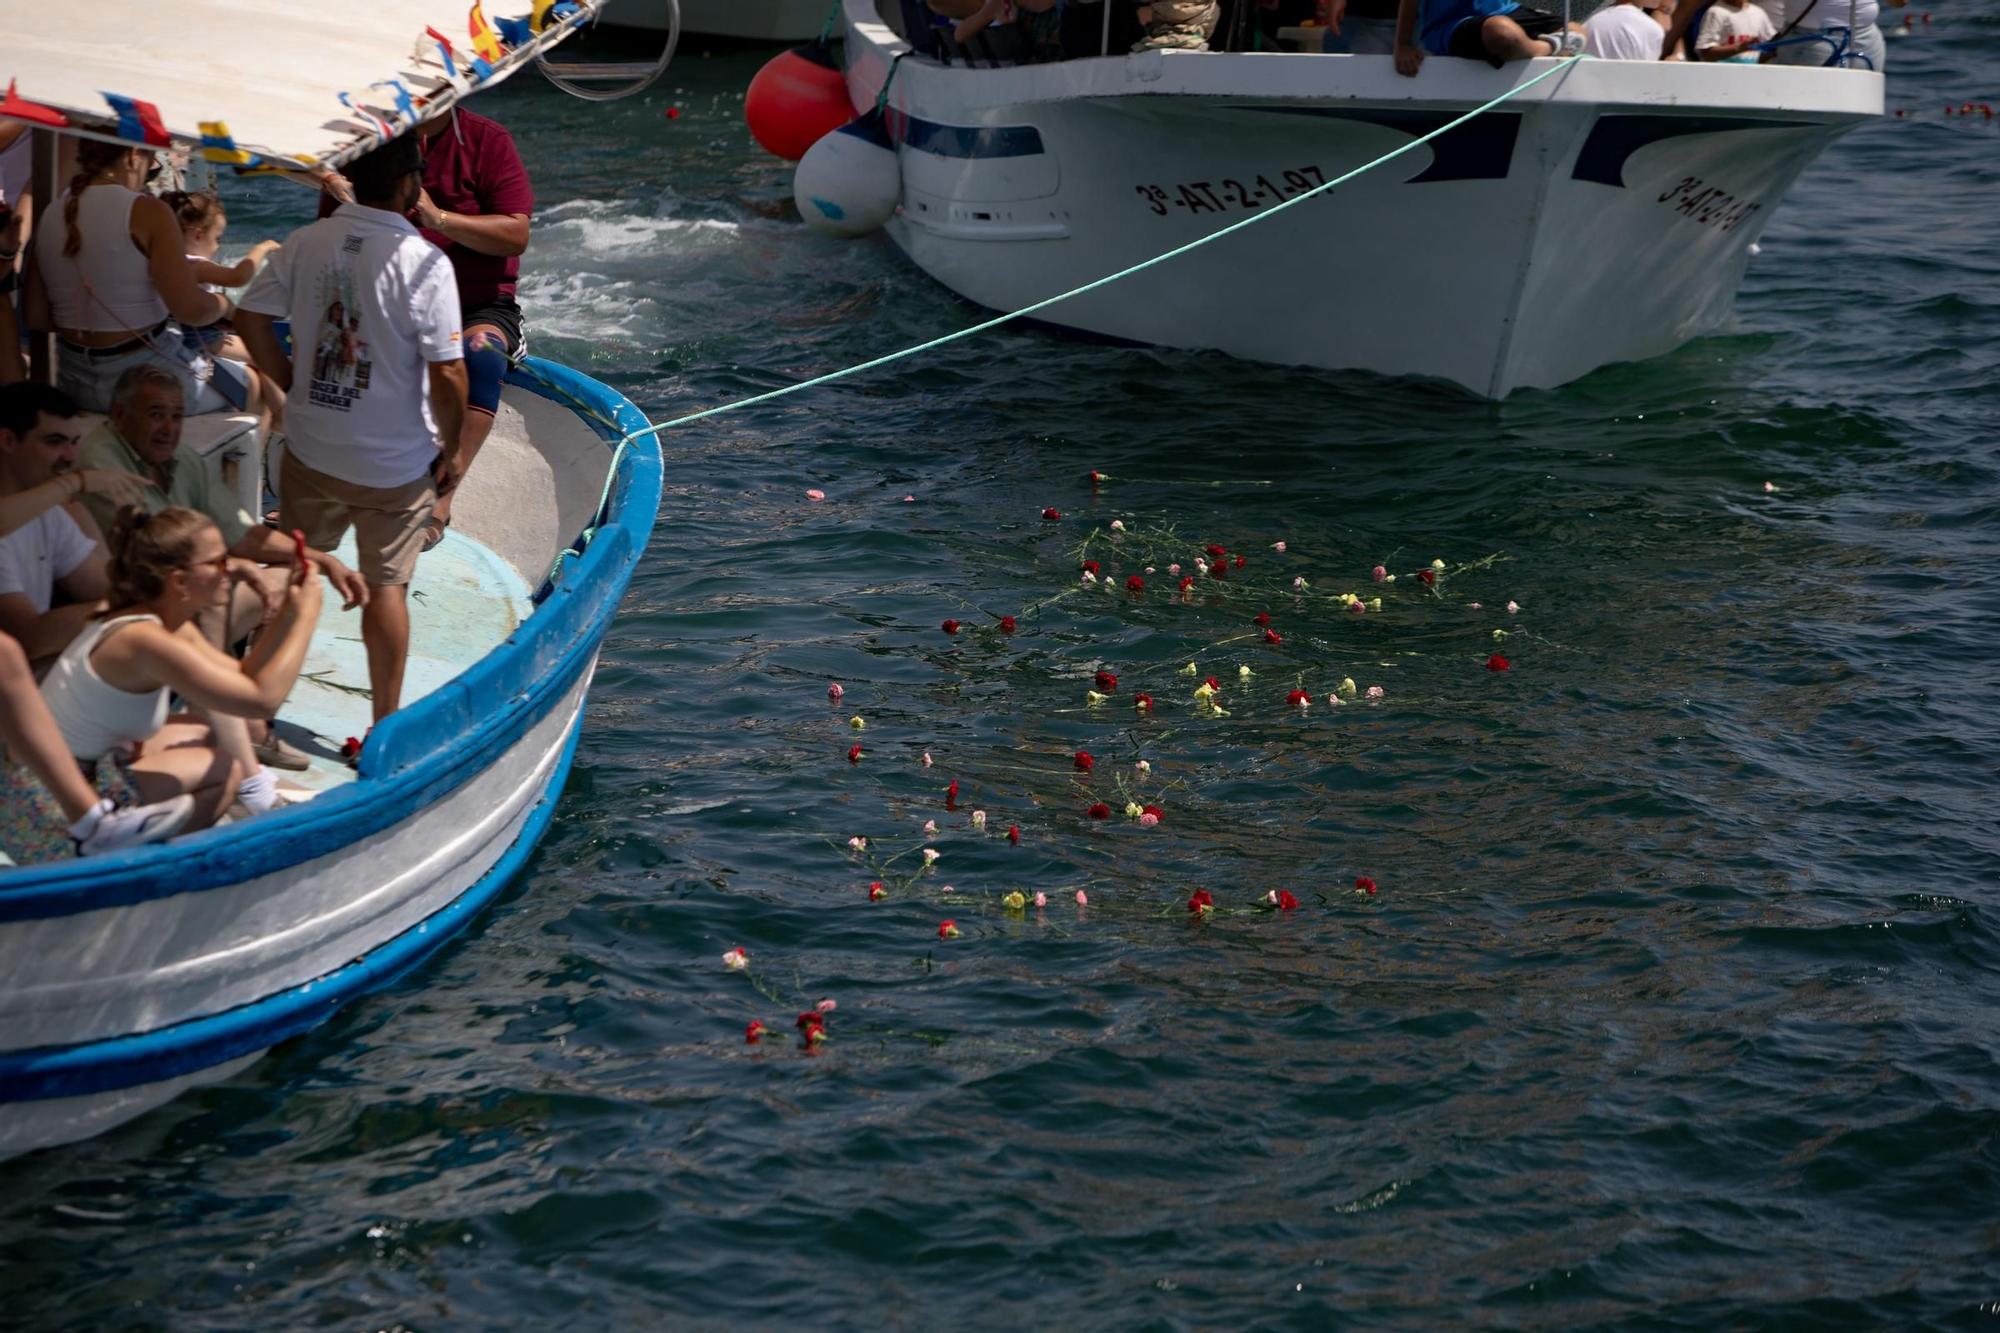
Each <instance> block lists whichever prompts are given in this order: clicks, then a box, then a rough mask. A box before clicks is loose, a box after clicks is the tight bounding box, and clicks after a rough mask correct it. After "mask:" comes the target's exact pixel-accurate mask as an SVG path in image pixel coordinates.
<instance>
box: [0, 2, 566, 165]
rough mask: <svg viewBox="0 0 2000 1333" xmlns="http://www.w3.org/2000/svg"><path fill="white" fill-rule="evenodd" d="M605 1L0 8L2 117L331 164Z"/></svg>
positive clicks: (553, 36)
mask: <svg viewBox="0 0 2000 1333" xmlns="http://www.w3.org/2000/svg"><path fill="white" fill-rule="evenodd" d="M602 3H603V0H169V2H168V3H162V2H161V0H69V2H68V3H67V4H65V5H63V6H61V7H60V8H59V9H57V10H53V11H52V10H51V9H49V8H48V7H46V6H44V5H33V6H31V5H29V4H28V3H27V0H0V32H5V33H6V40H5V42H4V43H0V86H4V88H5V92H6V99H5V101H4V102H0V117H8V118H12V119H15V120H22V121H27V122H29V123H31V124H36V125H42V126H47V127H50V128H54V129H57V130H59V131H61V132H63V133H68V134H79V135H83V136H86V137H90V138H100V139H113V140H119V141H125V142H132V143H142V144H152V145H154V146H156V147H162V148H164V147H168V146H170V145H172V144H175V143H181V144H187V145H189V146H191V147H193V148H196V149H197V150H199V151H200V152H201V155H202V156H203V157H205V158H207V159H208V160H209V161H211V162H215V163H217V164H218V165H231V166H236V167H238V168H241V169H245V170H251V171H254V170H257V169H258V168H300V167H310V166H316V165H317V166H329V167H331V166H338V165H340V164H341V163H343V162H346V161H348V160H350V159H352V158H354V157H357V156H359V155H360V154H362V153H365V152H367V151H368V150H369V149H370V148H373V147H374V146H375V145H376V144H378V143H381V142H382V141H384V140H385V139H392V138H395V137H396V136H397V135H398V134H401V133H402V132H403V131H405V130H407V129H409V128H410V127H411V126H412V125H414V124H416V123H417V122H419V121H421V120H428V119H430V118H432V117H434V116H438V115H442V114H443V113H444V112H445V111H446V110H447V109H448V108H450V107H451V106H452V105H453V104H454V103H456V102H457V101H458V100H459V98H461V97H463V96H465V95H466V94H468V93H471V92H473V91H475V90H476V89H478V88H481V87H484V86H486V85H488V84H493V83H498V82H499V81H500V80H502V79H505V78H506V77H508V76H509V75H510V74H513V73H514V72H515V71H516V70H518V69H520V68H521V67H522V65H524V64H525V63H527V62H529V61H532V60H533V59H535V58H536V57H537V56H538V55H540V54H541V53H542V52H544V51H546V50H548V49H549V48H550V47H552V46H554V45H555V44H556V43H558V42H560V41H562V40H563V39H564V38H565V37H567V36H569V35H570V34H571V33H572V32H574V31H575V30H576V28H577V26H578V25H579V24H583V23H587V22H589V21H591V20H592V19H594V18H595V16H596V11H597V9H598V8H599V6H600V5H601V4H602ZM204 70H206V71H208V72H210V73H211V74H212V77H208V78H204V77H202V75H203V71H204Z"/></svg>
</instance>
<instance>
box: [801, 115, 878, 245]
mask: <svg viewBox="0 0 2000 1333" xmlns="http://www.w3.org/2000/svg"><path fill="white" fill-rule="evenodd" d="M792 197H793V198H794V199H796V200H798V203H799V216H800V217H802V218H804V219H805V220H806V222H807V224H808V225H810V226H812V227H813V228H814V229H815V230H818V231H823V232H826V233H828V234H829V235H833V236H866V235H867V234H868V233H869V232H871V231H874V230H876V229H877V228H879V227H880V226H881V225H882V224H883V223H885V222H887V221H888V220H889V219H890V218H891V217H893V216H895V212H896V204H897V203H898V202H899V201H900V200H901V199H902V197H903V176H902V167H901V164H900V163H899V162H898V161H897V158H896V145H895V143H894V142H893V141H892V140H891V139H890V138H889V129H888V126H887V125H886V124H885V123H884V121H883V118H882V113H881V112H880V111H871V112H869V113H868V114H867V115H865V116H861V117H859V118H857V119H855V120H853V121H851V122H849V123H848V124H846V125H843V126H841V127H840V128H839V129H838V130H835V131H834V132H833V133H832V134H829V135H827V136H826V137H825V138H823V139H821V140H820V141H819V142H818V143H816V144H814V145H813V146H812V147H811V148H810V149H808V150H807V151H806V155H805V157H804V158H803V159H802V160H801V161H800V162H799V165H798V170H797V171H795V172H793V173H792Z"/></svg>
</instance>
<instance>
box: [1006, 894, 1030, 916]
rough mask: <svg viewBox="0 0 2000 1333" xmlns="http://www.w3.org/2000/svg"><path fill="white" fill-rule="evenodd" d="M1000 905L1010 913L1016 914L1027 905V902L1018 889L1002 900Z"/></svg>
mask: <svg viewBox="0 0 2000 1333" xmlns="http://www.w3.org/2000/svg"><path fill="white" fill-rule="evenodd" d="M1000 905H1001V906H1002V907H1004V908H1006V909H1007V910H1008V911H1010V912H1018V911H1020V910H1021V909H1022V908H1024V907H1026V906H1027V905H1028V900H1027V898H1026V897H1025V896H1024V895H1023V894H1022V892H1021V891H1020V890H1019V889H1016V890H1014V891H1013V892H1012V893H1010V894H1008V895H1007V896H1006V897H1005V898H1002V899H1001V900H1000Z"/></svg>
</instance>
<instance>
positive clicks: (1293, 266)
mask: <svg viewBox="0 0 2000 1333" xmlns="http://www.w3.org/2000/svg"><path fill="white" fill-rule="evenodd" d="M902 22H903V19H902V11H901V10H899V9H897V8H896V6H895V4H894V0H844V23H845V33H846V39H847V55H846V60H847V65H846V69H847V78H848V90H849V95H850V100H851V102H852V104H853V106H854V107H855V109H856V110H857V111H863V110H866V109H869V108H872V107H873V106H874V105H875V103H876V100H877V96H878V94H879V93H880V91H881V89H882V87H883V84H884V81H885V80H889V79H890V77H891V75H890V70H891V66H892V64H894V65H895V73H894V77H893V82H892V83H891V84H890V88H889V99H888V112H889V114H888V129H889V131H890V134H891V137H892V138H893V139H894V140H895V142H896V145H897V155H898V159H899V165H900V171H901V199H900V201H899V203H898V206H897V208H896V211H895V215H894V217H893V218H892V219H891V220H890V222H889V223H888V231H889V234H890V236H891V237H892V238H893V239H894V241H895V243H896V244H897V245H898V246H900V247H901V248H902V250H903V251H904V253H906V254H907V255H908V256H909V257H910V259H911V260H912V261H914V262H915V263H916V264H917V266H918V267H919V268H921V269H923V270H924V272H926V273H928V274H930V275H931V276H932V277H933V278H936V279H937V280H938V281H939V282H941V283H943V284H944V285H945V286H947V287H949V288H951V289H952V290H953V291H955V292H957V293H958V294H960V295H961V296H963V297H965V298H966V299H968V300H970V301H973V302H975V303H977V304H979V305H981V306H985V307H989V308H991V309H994V310H1000V311H1015V310H1020V309H1022V308H1023V307H1025V306H1028V305H1030V304H1033V303H1034V302H1036V301H1040V300H1043V299H1045V298H1048V297H1051V296H1055V295H1058V294H1060V293H1062V292H1064V291H1068V290H1070V289H1073V288H1075V287H1079V286H1082V285H1083V284H1085V283H1088V282H1091V281H1093V280H1095V279H1098V278H1102V277H1103V276H1105V275H1106V274H1108V273H1112V272H1114V271H1117V270H1120V269H1123V268H1125V267H1127V266H1128V265H1132V264H1135V263H1138V262H1140V261H1142V260H1145V259H1148V258H1150V257H1152V256H1155V255H1158V254H1160V253H1162V252H1164V251H1166V250H1169V249H1171V248H1173V247H1175V246H1178V245H1181V244H1183V243H1185V242H1188V241H1192V240H1195V239H1196V238H1198V237H1201V236H1203V235H1206V234H1209V233H1211V232H1214V231H1216V230H1217V229H1219V228H1220V227H1222V226H1224V225H1227V224H1229V223H1232V222H1236V221H1238V220H1240V219H1243V218H1246V217H1250V216H1252V215H1254V214H1257V213H1260V212H1264V211H1267V210H1269V209H1271V208H1272V207H1273V206H1274V205H1276V204H1279V203H1281V202H1283V201H1285V200H1287V199H1290V198H1294V197H1296V196H1298V195H1299V194H1301V193H1303V192H1305V191H1307V190H1309V189H1311V188H1312V187H1313V186H1315V185H1318V184H1319V183H1321V182H1323V181H1327V180H1331V179H1333V178H1334V177H1336V176H1339V175H1341V174H1342V173H1344V172H1347V171H1350V170H1352V169H1354V168H1357V167H1360V166H1363V165H1364V164H1366V163H1369V162H1371V161H1374V160H1375V159H1377V158H1379V157H1381V156H1382V155H1383V154H1385V153H1388V152H1390V151H1391V150H1393V149H1395V148H1397V147H1399V146H1402V145H1406V144H1409V143H1410V142H1411V140H1412V139H1415V138H1418V137H1420V136H1422V135H1424V134H1426V133H1428V132H1430V131H1433V130H1436V129H1438V128H1440V127H1442V126H1444V125H1446V124H1447V123H1449V122H1450V121H1452V120H1453V119H1455V118H1457V117H1459V116H1461V115H1463V114H1464V113H1466V112H1468V111H1470V110H1473V109H1474V108H1477V107H1479V106H1481V105H1482V104H1484V103H1486V102H1488V101H1490V100H1491V99H1493V98H1495V97H1496V96H1498V95H1500V94H1502V93H1503V92H1505V91H1506V90H1508V89H1509V88H1511V87H1514V86H1516V85H1518V84H1520V83H1523V82H1525V81H1527V80H1530V79H1533V78H1535V77H1536V76H1538V75H1541V74H1544V73H1547V72H1548V71H1549V70H1550V69H1551V67H1552V66H1553V65H1554V64H1555V62H1554V61H1551V60H1548V59H1543V60H1533V61H1527V62H1524V63H1520V64H1512V65H1508V66H1506V67H1504V68H1501V69H1493V68H1491V67H1489V66H1487V65H1486V64H1484V63H1482V62H1478V61H1469V60H1457V59H1449V58H1439V57H1432V58H1431V59H1429V60H1427V61H1425V63H1424V65H1423V67H1422V70H1421V71H1420V73H1419V74H1418V76H1417V77H1415V78H1405V77H1403V76H1401V75H1399V74H1398V73H1397V72H1396V70H1395V68H1394V63H1393V61H1392V59H1391V58H1390V57H1388V56H1383V55H1322V54H1318V53H1314V54H1297V53H1265V52H1258V53H1241V54H1238V53H1220V52H1187V51H1166V52H1161V51H1152V52H1146V53H1143V54H1121V55H1112V56H1109V57H1093V58H1086V59H1077V60H1069V61H1064V62H1060V63H1049V64H1021V65H1006V64H987V63H983V62H982V63H981V64H980V65H979V66H978V67H969V66H968V65H966V64H965V63H963V62H962V61H961V62H958V63H949V64H948V63H945V62H944V61H942V60H940V59H938V58H935V57H934V56H932V55H929V54H925V52H924V51H923V50H918V49H917V48H915V47H913V45H912V43H911V42H910V41H908V40H906V39H905V37H904V36H903V34H902V32H901V24H902ZM918 40H919V42H920V43H922V44H924V45H925V48H926V49H929V42H930V38H929V34H928V33H919V34H918ZM1882 101H1883V85H1882V77H1881V75H1879V74H1876V73H1874V72H1872V71H1870V70H1866V69H1842V68H1827V69H1816V68H1800V67H1792V66H1776V65H1765V66H1744V65H1734V64H1681V63H1663V62H1629V61H1599V60H1582V61H1577V62H1574V63H1573V64H1572V65H1571V66H1570V67H1569V68H1566V69H1563V70H1561V71H1560V72H1557V73H1555V74H1554V75H1553V76H1552V77H1549V78H1547V79H1544V80H1543V81H1542V82H1541V83H1539V84H1537V85H1536V86H1534V87H1532V88H1528V89H1526V90H1524V91H1523V92H1522V93H1520V95H1519V96H1518V97H1515V98H1513V99H1511V100H1509V101H1507V102H1506V103H1504V104H1503V105H1501V106H1499V107H1497V108H1495V109H1493V110H1491V111H1489V112H1487V113H1485V114H1483V115H1481V116H1478V117H1477V118H1475V119H1473V120H1471V121H1469V122H1467V123H1466V124H1463V125H1461V126H1458V127H1457V128H1454V129H1452V130H1450V131H1448V132H1447V133H1445V134H1444V135H1442V136H1441V137H1439V138H1437V139H1436V140H1434V141H1433V142H1431V143H1428V144H1425V145H1422V146H1420V147H1418V148H1416V149H1414V150H1413V151H1411V152H1409V153H1406V154H1405V155H1403V156H1402V157H1399V158H1397V159H1395V160H1394V161H1391V162H1388V163H1386V164H1384V165H1382V166H1379V167H1377V168H1375V169H1374V170H1371V171H1368V172H1366V173H1364V174H1362V175H1360V176H1358V177H1357V178H1355V179H1354V180H1352V181H1350V182H1348V183H1346V184H1344V185H1342V186H1340V187H1339V188H1337V189H1335V190H1332V191H1329V192H1328V193H1327V194H1325V195H1323V196H1321V197H1318V198H1315V199H1312V200H1310V201H1308V202H1306V203H1303V204H1301V205H1299V206H1297V207H1295V208H1291V209H1288V210H1286V211H1285V212H1283V213H1282V214H1279V215H1277V216H1275V217H1273V218H1271V220H1270V221H1268V222H1266V223H1262V224H1259V225H1257V226H1253V227H1249V228H1246V229H1245V230H1244V231H1242V232H1239V233H1237V234H1235V235H1232V236H1229V237H1226V238H1223V239H1222V240H1219V241H1217V242H1215V243H1214V244H1212V245H1208V246H1205V247H1203V248H1201V249H1199V250H1197V251H1195V252H1193V253H1191V254H1188V255H1184V256H1181V257H1178V258H1176V259H1173V260H1171V261H1169V262H1167V263H1166V264H1163V265H1161V266H1159V267H1157V268H1153V269H1149V270H1147V271H1145V272H1143V273H1140V274H1137V275H1135V276H1133V277H1130V278H1126V279H1123V280H1121V281H1119V282H1116V283H1112V284H1110V285H1109V286H1106V287H1103V288H1100V289H1098V290H1096V291H1093V292H1091V293H1088V294H1086V295H1083V296H1079V297H1075V298H1072V299H1070V300H1067V301H1064V302H1061V303H1060V304H1057V305H1055V306H1053V307H1050V308H1049V309H1047V310H1045V311H1041V312H1037V318H1039V319H1040V320H1042V321H1044V322H1048V323H1053V324H1057V325H1061V326H1065V327H1067V328H1070V329H1075V330H1081V331H1084V332H1088V333H1091V334H1096V335H1102V336H1106V337H1111V338H1116V339H1125V340H1130V341H1133V342H1139V343H1148V344H1155V345H1161V346H1167V347H1178V348H1212V349H1216V350H1219V351H1223V352H1226V353H1229V354H1231V355H1234V356H1239V357H1245V358H1250V359H1254V360H1259V361H1269V362H1277V363H1281V364H1291V365H1306V366H1316V367H1323V368H1326V369H1332V370H1350V369H1352V370H1368V371H1376V372H1380V373H1382V374H1387V375H1410V376H1427V377H1434V378H1437V379H1442V380H1449V381H1452V382H1453V383H1456V384H1459V385H1462V386H1464V387H1465V388H1467V389H1470V390H1471V391H1473V392H1474V393H1477V394H1481V395H1484V396H1486V397H1489V398H1503V397H1505V396H1506V395H1507V394H1509V393H1511V392H1513V391H1514V390H1516V389H1521V388H1547V387H1552V386H1555V385H1559V384H1564V383H1567V382H1568V381H1571V380H1574V379H1576V378H1578V377H1579V376H1582V375H1585V374H1587V373H1589V372H1590V371H1592V370H1594V369H1596V368H1597V367H1599V366H1603V365H1607V364H1610V363H1613V362H1619V361H1636V360H1640V359H1643V358H1646V357H1651V356H1657V355H1659V354H1661V353H1664V352H1667V351H1670V350H1671V349H1673V348H1675V347H1677V346H1679V345H1680V344H1682V343H1684V342H1686V341H1687V340H1688V339H1690V338H1694V337H1697V336H1699V335H1701V334H1703V333H1707V332H1709V331H1711V330H1713V329H1715V328H1717V327H1719V326H1720V325H1721V324H1722V323H1723V322H1724V321H1725V320H1726V319H1727V317H1728V316H1729V313H1730V310H1731V306H1732V304H1733V301H1734V299H1735V293H1736V288H1737V284H1738V282H1739V280H1740V279H1741V277H1742V274H1743V270H1744V267H1745V265H1746V264H1747V263H1748V262H1749V258H1750V255H1751V254H1752V253H1753V247H1754V246H1755V243H1756V241H1757V238H1758V236H1759V235H1760V234H1762V232H1763V229H1764V227H1765V225H1766V224H1767V223H1768V222H1769V221H1770V219H1771V215H1772V213H1773V212H1774V211H1775V210H1776V209H1777V206H1778V204H1779V203H1780V202H1781V201H1782V200H1783V199H1784V197H1785V193H1786V191H1787V190H1788V189H1789V188H1790V187H1791V185H1792V183H1793V182H1794V181H1795V180H1796V179H1797V178H1798V176H1799V174H1800V173H1801V172H1802V171H1804V170H1805V169H1806V167H1807V166H1808V165H1809V164H1810V163H1811V162H1812V161H1813V160H1814V158H1816V157H1817V156H1818V155H1819V154H1820V152H1821V151H1822V150H1824V149H1825V148H1826V146H1827V145H1828V144H1829V143H1831V142H1832V141H1833V140H1834V138H1835V137H1837V136H1838V135H1840V134H1841V133H1842V132H1844V131H1846V130H1848V129H1851V128H1852V127H1854V126H1855V125H1857V124H1860V123H1862V122H1863V121H1866V120H1868V119H1870V118H1872V117H1876V116H1879V115H1880V114H1881V112H1882Z"/></svg>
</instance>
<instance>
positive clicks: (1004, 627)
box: [1000, 616, 1019, 634]
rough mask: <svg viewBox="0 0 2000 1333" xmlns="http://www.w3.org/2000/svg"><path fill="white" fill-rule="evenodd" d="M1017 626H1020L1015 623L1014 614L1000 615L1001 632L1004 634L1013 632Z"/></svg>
mask: <svg viewBox="0 0 2000 1333" xmlns="http://www.w3.org/2000/svg"><path fill="white" fill-rule="evenodd" d="M1017 628H1019V626H1017V625H1016V624H1015V623H1014V617H1012V616H1002V617H1000V632H1001V633H1002V634H1012V633H1013V632H1014V631H1015V630H1016V629H1017Z"/></svg>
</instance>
